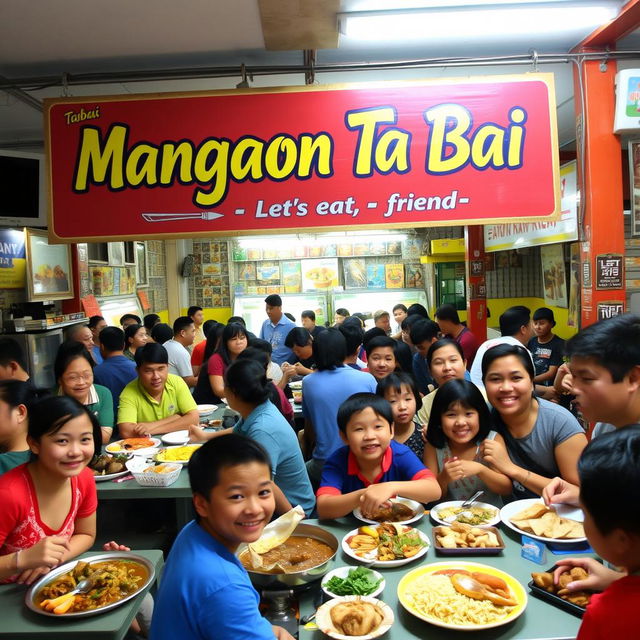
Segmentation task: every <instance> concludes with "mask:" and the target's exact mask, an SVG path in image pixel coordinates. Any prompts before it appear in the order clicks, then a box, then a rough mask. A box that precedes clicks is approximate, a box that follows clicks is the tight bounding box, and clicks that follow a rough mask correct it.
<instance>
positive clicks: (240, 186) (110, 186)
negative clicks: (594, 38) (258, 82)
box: [45, 73, 560, 242]
mask: <svg viewBox="0 0 640 640" xmlns="http://www.w3.org/2000/svg"><path fill="white" fill-rule="evenodd" d="M45 123H46V141H47V156H48V161H49V165H48V166H49V190H50V199H49V207H50V220H49V233H50V235H51V238H52V240H55V241H58V242H71V241H78V240H81V239H89V238H90V239H93V240H95V239H102V240H122V239H126V238H130V239H139V238H141V237H150V236H164V237H194V236H198V235H208V236H211V235H218V234H226V235H229V234H234V233H242V234H250V233H261V232H271V233H273V232H279V231H285V230H300V229H307V230H308V229H310V228H318V229H322V230H327V229H340V228H342V227H343V226H344V225H358V226H359V227H365V228H366V227H368V228H383V227H385V226H387V225H389V226H393V227H395V228H403V227H410V228H413V227H420V226H434V225H452V224H453V225H459V224H484V223H487V222H501V221H505V220H512V219H513V218H514V217H517V218H518V219H519V220H521V221H531V220H545V221H551V220H555V219H557V218H558V216H559V215H560V180H559V173H558V164H557V157H558V153H557V151H558V150H557V131H556V129H557V127H556V113H555V94H554V85H553V75H552V74H544V73H534V74H526V75H520V76H496V77H481V78H469V79H465V80H463V81H461V80H459V79H454V80H435V81H425V82H414V83H377V84H367V85H333V86H332V85H328V86H324V87H317V86H309V87H295V88H284V89H260V90H257V89H255V90H254V89H250V90H233V91H219V92H213V93H197V94H153V95H135V96H112V97H107V98H105V97H96V98H86V97H82V98H61V99H51V100H47V101H46V104H45Z"/></svg>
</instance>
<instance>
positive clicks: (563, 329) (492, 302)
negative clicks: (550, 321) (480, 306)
mask: <svg viewBox="0 0 640 640" xmlns="http://www.w3.org/2000/svg"><path fill="white" fill-rule="evenodd" d="M516 304H523V305H524V306H525V307H529V309H531V314H532V315H533V312H534V311H535V310H536V309H539V308H540V307H549V309H551V310H552V311H553V315H554V317H555V319H556V326H555V328H554V330H553V332H554V333H555V334H556V335H558V336H560V337H561V338H564V339H565V340H567V339H568V338H570V337H571V336H573V335H575V334H576V333H577V332H578V329H577V328H576V327H567V317H568V310H567V309H563V308H561V307H553V306H549V305H547V304H545V302H544V299H543V298H487V307H488V308H489V310H490V311H491V317H490V318H489V319H488V320H487V326H488V327H495V328H496V329H497V328H498V318H500V316H501V315H502V314H503V313H504V312H505V311H506V310H507V309H508V308H509V307H513V306H514V305H516Z"/></svg>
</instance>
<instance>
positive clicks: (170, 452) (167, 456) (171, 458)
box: [156, 444, 200, 462]
mask: <svg viewBox="0 0 640 640" xmlns="http://www.w3.org/2000/svg"><path fill="white" fill-rule="evenodd" d="M199 447H200V445H199V444H187V445H185V446H184V447H169V448H168V449H162V450H160V451H159V452H158V454H157V455H156V460H160V461H161V462H175V461H176V460H189V459H190V458H191V456H192V455H193V453H194V451H195V450H196V449H198V448H199Z"/></svg>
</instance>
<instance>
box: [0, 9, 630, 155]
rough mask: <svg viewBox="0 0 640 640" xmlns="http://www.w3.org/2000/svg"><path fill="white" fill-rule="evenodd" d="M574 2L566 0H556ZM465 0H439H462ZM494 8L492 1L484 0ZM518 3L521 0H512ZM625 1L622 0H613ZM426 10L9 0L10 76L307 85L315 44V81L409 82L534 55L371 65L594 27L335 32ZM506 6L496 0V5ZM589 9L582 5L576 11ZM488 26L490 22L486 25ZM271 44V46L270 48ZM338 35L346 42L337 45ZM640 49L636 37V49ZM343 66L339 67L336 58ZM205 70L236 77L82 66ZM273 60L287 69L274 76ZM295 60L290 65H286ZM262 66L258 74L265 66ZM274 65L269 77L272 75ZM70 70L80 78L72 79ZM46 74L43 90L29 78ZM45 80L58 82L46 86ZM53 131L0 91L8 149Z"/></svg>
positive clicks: (569, 132)
mask: <svg viewBox="0 0 640 640" xmlns="http://www.w3.org/2000/svg"><path fill="white" fill-rule="evenodd" d="M557 1H563V0H557ZM453 2H455V3H456V4H460V2H459V1H457V0H440V2H439V4H447V3H449V4H451V3H453ZM475 2H477V3H480V4H486V3H484V2H483V1H482V0H475ZM497 2H500V0H497ZM511 2H512V4H513V3H518V2H520V0H511ZM610 2H612V3H614V4H615V5H616V6H622V4H623V3H622V1H617V0H610ZM399 4H402V6H424V5H426V4H428V2H426V1H425V0H405V1H403V2H400V1H398V0H396V1H394V0H342V1H340V0H183V1H182V2H181V3H177V2H175V1H174V0H138V1H134V2H132V1H131V0H110V1H109V2H107V3H95V2H91V1H87V0H38V1H36V2H24V0H0V76H3V77H4V78H6V79H8V80H11V81H15V82H18V83H19V86H20V87H21V88H22V90H24V91H25V92H26V93H27V94H28V95H29V96H31V97H33V98H36V99H37V100H42V99H43V98H45V97H58V96H61V95H65V92H66V93H67V94H68V95H107V94H122V93H142V92H158V91H176V90H180V91H182V90H199V89H203V90H205V89H208V90H210V89H215V88H232V87H234V86H235V85H236V84H237V83H238V82H239V81H240V80H241V72H240V65H241V64H245V65H246V66H247V68H248V69H249V71H251V70H252V69H257V68H258V67H259V68H260V69H261V70H262V71H261V72H260V74H258V73H256V74H255V75H254V77H253V80H252V81H251V86H259V87H265V86H280V85H300V84H304V83H305V75H304V73H303V69H302V64H303V50H305V49H315V50H316V65H318V68H319V71H318V72H317V73H316V75H315V82H316V83H321V84H324V83H331V82H357V81H367V80H371V79H376V80H380V79H409V78H425V77H447V76H467V75H477V74H487V73H491V74H497V73H514V72H522V71H532V70H534V69H533V66H532V64H531V63H530V62H528V63H525V64H522V65H518V66H491V67H488V66H484V65H480V66H475V67H468V66H465V67H453V68H452V67H450V66H449V65H448V64H446V63H445V62H443V63H442V64H441V65H439V66H437V67H433V68H428V69H425V68H421V69H396V70H385V71H380V70H367V69H366V64H367V63H373V62H381V61H387V62H390V61H401V60H408V59H419V60H425V59H433V58H451V57H465V58H466V57H485V56H513V55H520V54H524V55H528V54H529V52H530V51H531V50H535V51H537V52H538V53H541V54H542V53H557V54H562V53H567V52H569V51H570V50H571V49H572V47H574V46H575V45H576V44H577V43H578V42H580V41H581V40H582V39H583V38H584V37H585V36H586V35H588V34H589V33H590V32H591V31H592V29H591V28H587V29H585V28H584V27H583V28H578V27H576V28H573V29H570V30H568V31H566V32H564V33H563V34H562V35H554V34H552V33H551V32H550V31H548V30H545V31H544V32H541V31H540V32H532V33H527V34H526V35H524V36H523V35H522V34H521V33H519V34H513V33H510V32H509V31H507V30H505V31H504V32H503V33H502V34H501V35H500V36H498V37H495V36H492V37H488V36H486V35H483V34H482V32H479V33H477V34H475V35H474V36H473V37H472V38H466V39H460V38H458V37H456V30H455V25H452V30H451V31H450V32H448V33H442V34H441V35H440V37H431V38H430V39H428V40H426V39H424V38H422V39H419V40H415V41H411V40H404V41H403V42H401V43H375V44H371V43H362V42H358V41H355V40H350V39H348V38H345V37H343V36H341V37H340V39H339V40H338V37H337V31H336V29H335V25H336V18H335V14H336V12H337V11H345V10H349V11H351V10H364V9H366V10H372V9H378V8H389V7H390V6H398V5H399ZM494 4H496V2H494ZM576 11H579V9H576ZM479 31H480V30H479ZM265 43H266V44H265ZM336 43H338V46H337V48H336V47H335V44H336ZM636 45H638V46H639V47H640V38H639V37H638V36H637V35H635V34H634V35H632V36H629V37H628V38H627V40H626V42H625V46H628V47H629V48H635V47H636ZM353 63H364V65H363V66H364V68H363V69H362V70H358V71H354V70H350V71H348V72H347V71H341V70H338V69H337V68H336V67H338V66H340V65H346V64H353ZM332 65H335V67H334V66H332ZM202 67H216V68H218V67H231V68H232V69H231V70H230V71H228V73H229V75H228V77H217V78H211V77H209V78H192V79H171V80H167V79H162V80H153V81H135V82H128V81H127V82H125V81H119V80H122V78H120V77H119V78H117V79H116V80H117V81H116V80H113V79H112V80H111V81H108V82H107V81H104V80H102V81H100V82H98V83H96V84H93V83H92V84H84V85H78V84H75V82H73V79H74V76H75V74H83V73H120V74H121V73H123V72H131V71H138V70H149V71H160V70H167V69H186V68H202ZM267 67H269V68H271V67H273V68H276V67H277V68H278V69H279V70H280V71H287V72H286V73H277V74H273V75H271V74H268V75H267V73H266V71H267V69H266V68H267ZM282 67H289V69H284V70H283V69H282ZM260 69H258V71H260ZM539 69H540V70H542V71H553V72H554V73H555V75H556V92H557V105H558V121H559V136H560V145H561V147H562V146H565V147H567V146H570V145H571V143H572V141H573V139H574V137H575V133H574V124H573V123H574V108H573V80H572V69H571V65H570V64H569V63H556V64H553V65H548V66H547V65H544V66H540V67H539ZM262 72H264V75H263V74H262ZM63 74H70V77H71V79H72V82H71V83H70V84H69V86H67V87H63V86H61V85H62V77H63ZM27 78H29V79H34V78H42V79H43V82H41V83H40V86H37V83H33V84H32V85H31V86H27V85H26V82H25V79H27ZM43 84H53V86H47V87H43V86H42V85H43ZM42 138H43V127H42V114H41V113H40V112H39V111H38V110H37V109H34V108H33V107H32V106H29V105H27V104H25V102H24V101H22V100H20V99H19V97H16V95H15V94H10V93H6V92H3V91H0V146H5V147H7V146H20V145H25V146H28V145H32V144H33V145H36V146H37V145H38V144H41V141H42Z"/></svg>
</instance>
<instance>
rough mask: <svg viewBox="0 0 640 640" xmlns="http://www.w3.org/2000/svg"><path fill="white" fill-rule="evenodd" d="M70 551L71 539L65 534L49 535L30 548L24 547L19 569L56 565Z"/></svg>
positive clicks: (20, 556)
mask: <svg viewBox="0 0 640 640" xmlns="http://www.w3.org/2000/svg"><path fill="white" fill-rule="evenodd" d="M67 551H69V539H68V538H65V537H64V536H47V537H46V538H42V540H39V541H38V542H36V544H34V545H33V547H29V548H28V549H23V550H22V551H21V552H20V554H19V556H18V566H19V570H25V569H35V568H36V567H49V569H51V568H53V567H55V566H56V565H57V564H58V563H59V562H60V560H62V558H63V557H64V554H65V553H66V552H67Z"/></svg>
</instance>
